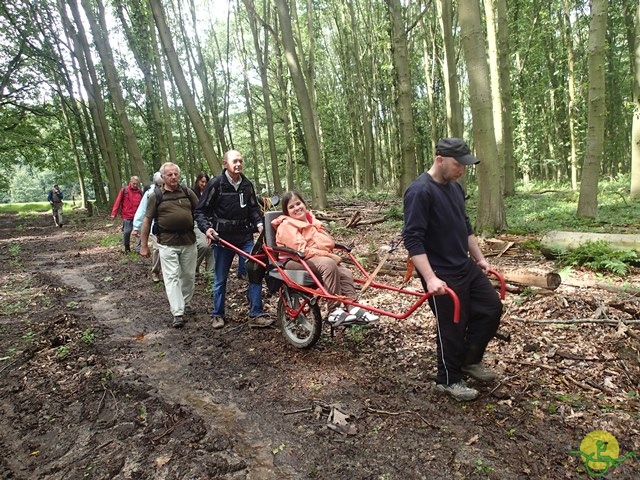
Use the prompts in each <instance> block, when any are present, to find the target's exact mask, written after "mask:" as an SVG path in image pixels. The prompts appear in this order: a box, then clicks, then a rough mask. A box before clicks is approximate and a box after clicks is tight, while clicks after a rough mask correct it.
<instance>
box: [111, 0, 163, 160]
mask: <svg viewBox="0 0 640 480" xmlns="http://www.w3.org/2000/svg"><path fill="white" fill-rule="evenodd" d="M114 7H115V9H116V13H117V15H118V18H119V19H120V23H121V24H122V28H123V30H124V33H125V37H126V38H127V44H128V45H129V48H130V49H131V52H132V53H133V57H134V58H135V60H136V64H137V65H138V68H139V69H140V71H141V72H142V76H143V78H144V94H145V99H146V115H145V117H146V119H147V132H148V134H149V141H150V143H151V147H152V155H151V163H152V166H153V170H154V171H157V170H158V169H159V168H160V165H162V164H163V163H165V162H166V151H167V146H166V137H165V135H163V128H162V126H163V122H162V114H161V111H160V98H159V94H158V90H159V88H158V86H157V80H156V79H158V78H159V77H160V75H159V74H158V72H156V71H154V69H155V65H156V63H155V60H154V58H153V56H154V50H153V43H154V42H155V38H154V35H153V32H154V29H155V26H154V24H153V17H152V16H151V15H150V10H149V4H148V3H147V2H146V1H143V0H128V2H125V1H124V0H116V1H115V2H114ZM127 13H128V15H127Z"/></svg>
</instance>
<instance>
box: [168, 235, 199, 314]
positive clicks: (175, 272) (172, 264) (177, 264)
mask: <svg viewBox="0 0 640 480" xmlns="http://www.w3.org/2000/svg"><path fill="white" fill-rule="evenodd" d="M158 250H159V251H160V264H161V265H162V277H163V280H164V289H165V290H166V292H167V298H168V299H169V305H170V306H171V315H173V316H174V317H175V316H179V315H183V314H184V307H185V305H189V304H190V303H191V297H193V290H194V288H195V273H196V258H197V249H196V244H195V243H192V244H191V245H179V246H178V245H162V244H158Z"/></svg>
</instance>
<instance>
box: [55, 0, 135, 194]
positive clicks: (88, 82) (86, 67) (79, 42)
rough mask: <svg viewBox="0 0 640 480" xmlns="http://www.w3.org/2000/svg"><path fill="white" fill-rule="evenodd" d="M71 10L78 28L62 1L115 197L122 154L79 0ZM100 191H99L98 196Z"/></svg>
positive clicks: (72, 3)
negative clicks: (107, 109) (105, 103)
mask: <svg viewBox="0 0 640 480" xmlns="http://www.w3.org/2000/svg"><path fill="white" fill-rule="evenodd" d="M68 5H69V8H70V10H71V14H72V15H73V19H74V22H75V28H76V29H77V30H74V28H73V26H72V25H71V22H70V21H69V19H68V18H67V15H66V6H65V5H64V4H63V3H62V2H58V11H59V12H60V14H61V17H62V19H63V23H64V25H65V28H66V30H67V34H68V36H69V37H70V38H73V41H74V44H75V48H74V50H75V52H76V58H77V60H78V64H79V67H80V73H81V75H82V83H83V85H84V88H85V90H86V92H87V96H88V97H87V98H88V103H89V112H90V113H91V120H92V122H91V123H92V124H93V127H94V130H95V134H96V139H97V141H98V148H99V150H100V154H101V156H102V160H103V161H104V166H105V173H106V175H107V184H108V190H109V199H110V201H115V198H116V195H117V194H118V191H119V190H120V187H121V184H122V183H121V179H120V169H119V168H118V158H117V156H116V150H115V144H114V141H113V135H112V134H111V130H109V124H108V122H107V115H106V111H105V106H104V100H103V98H102V91H101V89H100V84H99V82H98V75H97V74H96V70H95V67H94V65H93V60H92V56H91V49H90V47H89V42H88V41H87V36H86V33H85V30H84V23H83V19H82V17H81V16H80V10H79V9H78V4H77V2H76V0H69V1H68ZM97 195H98V194H97V193H96V196H97Z"/></svg>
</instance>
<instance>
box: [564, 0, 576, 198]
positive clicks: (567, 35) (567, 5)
mask: <svg viewBox="0 0 640 480" xmlns="http://www.w3.org/2000/svg"><path fill="white" fill-rule="evenodd" d="M563 17H564V41H565V48H566V50H567V75H568V79H567V80H568V93H569V105H568V112H567V118H568V119H569V142H570V143H571V145H570V146H569V149H570V152H571V154H570V155H571V157H570V168H571V189H572V190H574V191H577V190H578V153H577V147H576V145H577V139H576V101H577V99H576V87H575V61H574V58H573V31H572V27H571V2H570V1H569V0H564V16H563Z"/></svg>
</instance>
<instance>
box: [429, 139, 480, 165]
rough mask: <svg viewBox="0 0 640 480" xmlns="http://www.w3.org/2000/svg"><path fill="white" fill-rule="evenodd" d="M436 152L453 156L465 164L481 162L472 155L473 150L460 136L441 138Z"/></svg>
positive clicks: (444, 155)
mask: <svg viewBox="0 0 640 480" xmlns="http://www.w3.org/2000/svg"><path fill="white" fill-rule="evenodd" d="M436 154H437V155H441V156H443V157H453V158H455V159H456V160H457V161H458V162H460V163H462V164H463V165H475V164H476V163H480V160H478V159H477V158H476V157H474V156H473V155H471V150H469V147H468V146H467V144H466V143H464V141H463V140H462V139H460V138H455V137H453V138H441V139H440V140H438V144H437V145H436Z"/></svg>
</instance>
